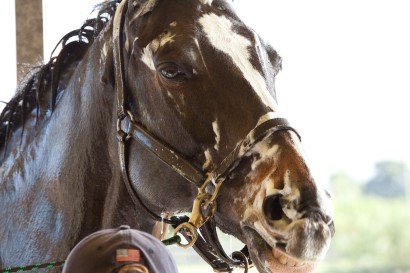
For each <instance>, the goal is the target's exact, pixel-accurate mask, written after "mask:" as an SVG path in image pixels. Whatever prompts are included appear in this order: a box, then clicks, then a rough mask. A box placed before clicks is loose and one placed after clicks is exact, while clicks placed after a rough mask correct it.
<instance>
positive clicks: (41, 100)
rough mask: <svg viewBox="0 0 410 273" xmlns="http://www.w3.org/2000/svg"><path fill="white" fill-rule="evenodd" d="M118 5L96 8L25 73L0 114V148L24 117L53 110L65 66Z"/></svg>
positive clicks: (106, 3) (111, 0)
mask: <svg viewBox="0 0 410 273" xmlns="http://www.w3.org/2000/svg"><path fill="white" fill-rule="evenodd" d="M120 2H121V0H108V1H104V2H103V3H101V4H99V5H97V6H96V7H95V10H96V11H98V13H97V16H96V17H95V18H92V19H88V20H86V21H85V23H84V24H83V25H82V27H81V28H80V29H77V30H74V31H71V32H69V33H68V34H66V35H65V36H64V37H63V38H61V40H60V42H59V43H58V44H57V46H56V48H55V49H54V50H53V53H52V57H51V58H50V60H49V61H48V63H46V64H44V65H40V66H38V67H34V68H33V69H32V70H31V71H30V72H29V73H28V75H27V76H26V79H25V80H24V81H23V83H21V84H20V86H19V87H18V88H17V92H16V94H15V95H14V97H13V98H12V99H11V100H10V101H9V102H8V103H7V104H6V107H5V108H4V109H3V111H2V113H1V115H0V148H1V147H3V146H4V144H5V143H6V142H7V140H8V138H9V137H10V134H11V133H12V132H14V131H15V130H16V129H17V128H19V126H24V122H25V119H26V117H27V115H28V114H30V113H31V112H32V111H33V110H34V109H36V110H37V119H38V118H39V117H40V116H42V113H41V112H46V111H48V110H51V111H52V110H54V107H55V103H56V98H57V96H58V94H59V93H60V92H61V88H59V87H60V86H59V85H60V80H61V78H62V77H63V76H64V73H65V71H66V67H68V66H72V65H76V64H78V62H79V61H80V60H81V59H82V57H83V56H84V54H85V53H86V52H87V49H88V48H89V46H90V45H91V44H92V43H93V41H94V39H95V38H96V37H97V36H98V34H99V33H100V32H101V30H102V29H104V27H105V26H106V25H107V24H108V22H109V21H110V20H111V18H112V17H113V16H114V13H115V10H116V9H117V6H118V4H119V3H120ZM57 48H60V51H59V53H58V54H57V55H56V56H54V52H55V51H56V49H57ZM44 110H45V111H44Z"/></svg>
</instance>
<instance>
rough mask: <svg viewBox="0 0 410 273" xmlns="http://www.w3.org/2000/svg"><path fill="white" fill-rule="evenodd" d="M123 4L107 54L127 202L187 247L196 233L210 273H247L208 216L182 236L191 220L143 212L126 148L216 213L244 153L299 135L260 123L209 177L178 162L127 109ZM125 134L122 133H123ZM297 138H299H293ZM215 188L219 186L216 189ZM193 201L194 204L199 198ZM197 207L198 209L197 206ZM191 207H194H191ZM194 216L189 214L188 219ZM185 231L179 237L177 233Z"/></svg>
mask: <svg viewBox="0 0 410 273" xmlns="http://www.w3.org/2000/svg"><path fill="white" fill-rule="evenodd" d="M126 3H127V0H123V1H122V2H121V3H120V4H119V5H118V7H117V10H116V13H115V16H114V18H113V41H114V45H113V53H114V66H115V85H116V92H117V117H118V118H117V132H118V140H119V141H118V153H119V158H120V164H121V171H122V176H123V180H124V182H125V186H126V188H127V191H128V192H129V194H130V196H131V199H132V201H133V202H134V204H135V205H136V206H142V207H143V208H144V209H145V210H146V212H148V214H149V215H150V216H151V217H152V218H153V219H154V220H155V221H163V222H165V223H168V224H171V225H173V226H174V228H175V229H176V230H179V229H181V232H180V233H181V234H182V235H184V237H185V238H187V240H188V241H190V240H192V234H190V232H191V233H192V232H195V233H197V230H199V231H200V233H199V234H198V233H197V234H196V236H197V238H195V240H192V241H194V243H193V247H194V249H195V250H196V251H197V252H198V254H199V255H200V256H201V257H202V258H203V259H204V260H205V261H206V262H208V264H210V265H211V266H212V267H213V269H214V271H215V272H232V270H233V267H241V268H244V269H245V272H247V270H248V267H249V266H250V264H251V261H250V258H249V253H248V250H247V248H246V246H245V248H244V249H243V250H242V251H236V252H234V253H233V254H232V257H230V256H228V255H227V254H226V253H225V252H224V250H223V248H222V246H221V244H220V242H219V239H218V236H217V234H216V223H215V220H214V218H213V213H211V214H210V215H209V217H205V218H201V219H199V220H198V221H199V223H197V224H195V225H194V228H195V230H194V231H192V230H190V229H189V228H188V232H186V231H187V230H186V229H185V227H183V225H185V224H187V225H188V226H189V225H191V226H192V222H191V219H192V217H191V219H188V217H186V216H182V217H171V219H163V218H162V217H160V216H159V215H157V214H156V213H154V212H153V211H152V210H151V209H150V208H148V207H147V206H146V205H145V204H144V203H143V202H142V200H141V199H140V197H139V195H138V192H137V190H136V189H135V188H134V186H133V184H132V183H131V181H130V179H129V176H128V171H127V166H128V162H127V160H126V158H127V157H126V147H127V146H126V144H127V142H128V140H130V139H131V138H132V139H134V140H135V141H137V142H138V143H139V144H140V145H142V146H143V147H144V148H146V149H147V150H148V151H150V152H151V153H152V154H154V155H155V156H156V157H157V158H158V159H159V160H161V161H162V162H164V163H165V164H167V165H168V166H170V167H171V168H173V169H174V170H175V171H176V172H177V173H179V174H180V175H181V176H182V177H183V178H185V179H186V180H187V181H189V182H191V183H193V184H194V185H196V186H197V187H198V188H199V189H200V193H201V190H203V194H204V195H205V196H206V197H207V198H208V199H206V200H205V202H208V203H207V206H210V207H212V209H213V210H216V202H215V200H214V199H216V197H217V193H218V192H217V189H216V188H218V189H219V187H220V186H221V185H222V183H223V181H224V180H225V177H226V176H227V175H228V174H229V173H230V172H231V170H232V169H234V168H235V167H236V165H237V163H238V162H239V161H240V160H241V158H242V157H243V155H245V154H246V152H248V151H250V150H251V148H252V147H253V146H254V145H255V143H257V142H258V141H260V140H261V139H263V138H264V137H267V136H269V135H272V134H274V133H276V132H278V131H283V130H291V131H294V132H295V133H296V134H297V135H298V136H299V134H298V133H297V132H296V130H295V129H293V128H292V127H291V126H290V125H289V123H288V121H287V120H286V119H283V118H267V119H266V120H265V121H263V122H261V123H260V124H258V125H257V126H256V127H255V128H254V129H252V130H251V131H250V132H249V133H248V135H247V136H246V137H245V138H244V139H243V140H242V141H241V142H240V143H239V144H238V145H237V146H236V147H235V149H234V150H233V151H232V152H231V153H229V154H228V156H227V157H226V158H225V159H224V160H223V161H222V162H221V163H220V165H219V166H218V167H217V168H215V169H214V170H213V171H211V172H208V173H204V172H203V171H202V170H199V169H197V168H196V167H195V166H194V165H193V164H191V163H190V162H188V161H187V160H186V159H185V158H184V156H182V155H180V154H178V153H177V152H176V151H174V150H173V149H171V148H170V147H169V146H168V145H167V144H165V143H163V142H162V141H160V140H159V139H158V138H156V137H155V136H153V135H152V134H151V133H149V132H148V131H147V130H146V129H145V128H144V127H143V126H142V125H141V124H139V123H138V122H137V121H136V120H135V118H134V116H133V114H132V113H131V112H130V111H129V109H128V108H127V106H128V105H127V102H126V93H125V89H124V82H125V78H124V68H123V63H122V60H123V55H122V50H121V49H122V39H121V33H122V28H123V24H124V19H125V14H126V11H127V5H126ZM124 128H125V129H124ZM299 138H300V136H299ZM210 182H212V183H213V185H214V188H213V194H212V195H211V194H208V193H207V192H209V187H208V186H210V187H212V183H210ZM218 184H219V185H218ZM199 196H200V195H199V194H198V197H197V198H196V200H197V199H198V198H199ZM211 198H212V199H213V200H211V201H210V200H209V199H211ZM202 201H203V200H201V201H200V203H199V206H203V203H201V202H202ZM194 207H195V202H194ZM193 214H194V213H193ZM184 230H185V232H183V231H184Z"/></svg>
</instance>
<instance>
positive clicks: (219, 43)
mask: <svg viewBox="0 0 410 273" xmlns="http://www.w3.org/2000/svg"><path fill="white" fill-rule="evenodd" d="M199 23H200V25H201V26H202V28H203V30H204V32H205V33H206V36H207V38H208V39H209V42H210V43H211V45H212V46H213V47H215V48H216V49H218V50H220V51H222V52H223V53H225V54H226V55H228V56H229V57H230V58H231V60H232V62H233V63H234V64H235V65H236V66H237V68H238V69H239V70H240V71H241V72H242V74H243V76H244V77H245V79H246V80H247V81H248V82H249V84H250V85H251V86H252V88H253V90H254V91H255V92H256V94H257V95H258V96H259V98H260V99H261V101H262V102H263V103H264V104H265V105H266V106H268V107H270V108H271V109H272V110H275V109H276V108H277V105H276V102H275V101H274V99H273V97H272V96H271V94H270V93H269V91H268V89H267V86H266V81H265V79H264V77H263V76H262V75H261V73H259V71H258V70H256V69H255V68H254V66H253V65H252V63H251V56H250V54H249V49H250V48H251V47H252V42H251V41H250V40H249V39H247V38H246V37H244V36H242V35H240V34H238V33H235V32H234V31H233V27H234V25H233V23H232V22H231V21H230V20H229V19H228V18H227V17H225V16H218V15H216V14H213V13H211V14H205V15H203V16H202V17H201V18H200V19H199Z"/></svg>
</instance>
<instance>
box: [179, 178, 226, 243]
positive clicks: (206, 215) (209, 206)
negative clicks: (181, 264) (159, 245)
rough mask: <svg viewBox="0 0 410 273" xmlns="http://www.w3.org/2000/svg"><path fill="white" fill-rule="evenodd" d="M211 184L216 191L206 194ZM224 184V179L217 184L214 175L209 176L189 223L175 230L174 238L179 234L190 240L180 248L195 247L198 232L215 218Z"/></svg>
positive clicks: (200, 191)
mask: <svg viewBox="0 0 410 273" xmlns="http://www.w3.org/2000/svg"><path fill="white" fill-rule="evenodd" d="M211 182H212V183H213V184H214V187H215V188H214V191H213V193H212V194H210V193H206V192H205V189H206V188H207V186H208V185H209V183H211ZM222 182H223V179H218V181H217V182H216V183H215V182H214V178H213V174H212V173H209V174H208V177H207V179H206V180H205V182H204V184H203V185H202V186H201V188H200V189H199V192H198V195H197V196H196V198H195V200H194V204H193V206H192V214H191V217H190V218H189V220H188V222H186V223H182V224H180V225H179V226H177V227H176V228H175V230H174V236H176V235H177V233H178V232H179V233H182V234H183V235H185V236H186V237H188V238H190V239H188V243H187V244H182V243H178V245H179V246H180V247H183V248H188V247H191V246H193V245H194V244H195V242H196V240H197V239H198V232H197V230H198V229H199V228H200V227H201V226H202V225H203V224H205V222H206V221H208V220H209V219H210V218H211V217H212V216H214V214H215V212H216V209H217V204H216V201H215V200H216V197H217V196H218V192H219V189H220V187H221V186H222Z"/></svg>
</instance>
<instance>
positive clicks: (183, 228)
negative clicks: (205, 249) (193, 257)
mask: <svg viewBox="0 0 410 273" xmlns="http://www.w3.org/2000/svg"><path fill="white" fill-rule="evenodd" d="M178 232H179V233H182V234H183V235H185V236H187V237H190V238H191V241H188V243H187V244H182V243H180V242H178V243H177V245H178V246H180V247H182V248H188V247H191V246H193V245H194V244H195V242H196V240H197V239H198V232H197V231H196V228H195V227H194V226H193V225H192V224H191V223H188V222H187V223H182V224H180V225H179V226H177V227H176V228H175V230H174V236H176V235H177V233H178Z"/></svg>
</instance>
